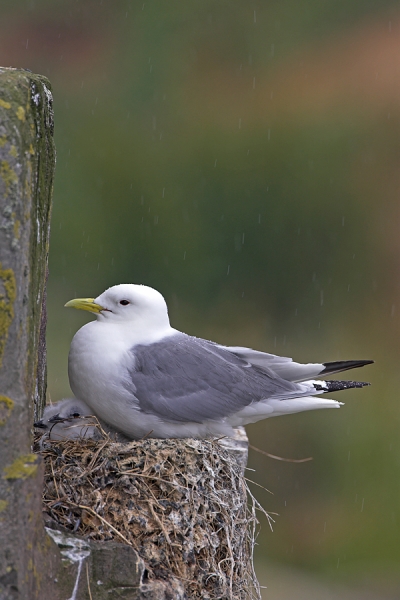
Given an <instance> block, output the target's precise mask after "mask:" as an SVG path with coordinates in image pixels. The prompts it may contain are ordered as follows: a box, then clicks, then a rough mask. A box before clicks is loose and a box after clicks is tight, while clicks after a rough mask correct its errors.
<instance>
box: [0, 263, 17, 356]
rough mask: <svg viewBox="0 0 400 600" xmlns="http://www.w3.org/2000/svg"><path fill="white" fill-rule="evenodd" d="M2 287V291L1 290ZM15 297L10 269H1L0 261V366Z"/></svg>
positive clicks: (12, 317) (13, 276)
mask: <svg viewBox="0 0 400 600" xmlns="http://www.w3.org/2000/svg"><path fill="white" fill-rule="evenodd" d="M1 287H2V288H3V289H4V292H5V293H4V292H3V291H2V290H1ZM16 297H17V285H16V282H15V275H14V271H13V270H12V269H3V268H2V264H1V263H0V367H1V364H2V360H3V353H4V348H5V345H6V342H7V338H8V330H9V328H10V325H11V323H12V320H13V319H14V302H15V298H16Z"/></svg>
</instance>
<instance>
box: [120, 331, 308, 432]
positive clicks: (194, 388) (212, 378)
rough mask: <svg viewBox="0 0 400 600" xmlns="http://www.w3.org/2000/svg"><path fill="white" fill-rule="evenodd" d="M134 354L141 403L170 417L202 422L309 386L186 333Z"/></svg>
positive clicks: (132, 377)
mask: <svg viewBox="0 0 400 600" xmlns="http://www.w3.org/2000/svg"><path fill="white" fill-rule="evenodd" d="M132 353H133V355H134V357H135V361H134V363H135V366H134V368H132V369H131V371H130V381H131V386H132V384H133V386H134V389H135V392H134V395H135V397H136V399H137V401H138V403H139V408H140V410H141V411H143V412H145V413H150V414H154V415H156V416H158V417H160V418H162V419H164V420H169V421H175V422H179V421H184V422H197V423H202V422H204V421H206V420H216V419H223V418H224V417H227V416H229V415H231V414H234V413H236V412H238V411H240V410H242V409H243V408H244V407H246V406H248V405H249V404H251V403H253V402H258V401H260V400H264V399H267V398H271V397H275V398H279V399H288V398H294V397H299V396H303V395H306V394H305V391H304V386H300V385H296V384H294V383H291V382H288V381H285V380H283V379H282V378H281V377H279V376H278V375H276V373H273V372H272V371H269V372H268V371H267V370H261V369H258V368H257V367H256V366H253V365H250V364H249V363H248V362H247V361H245V360H243V359H242V358H240V357H238V356H236V355H235V354H233V353H232V352H229V351H228V350H226V349H224V348H222V347H221V346H218V345H217V344H214V343H213V342H208V341H206V340H201V339H198V338H195V337H191V336H188V335H185V334H178V335H175V336H172V337H169V338H166V339H165V340H163V341H161V342H157V343H155V344H151V345H147V346H144V345H143V346H135V347H134V348H133V349H132ZM133 386H132V389H133Z"/></svg>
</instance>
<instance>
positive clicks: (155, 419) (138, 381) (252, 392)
mask: <svg viewBox="0 0 400 600" xmlns="http://www.w3.org/2000/svg"><path fill="white" fill-rule="evenodd" d="M65 306H67V307H73V308H78V309H83V310H87V311H89V312H92V313H95V315H96V317H97V319H96V321H92V322H90V323H88V324H86V325H84V326H83V327H82V328H81V329H79V331H78V332H77V333H76V334H75V336H74V338H73V340H72V343H71V349H70V352H69V361H68V372H69V381H70V385H71V389H72V391H73V392H74V394H75V396H76V397H77V398H79V399H80V400H83V401H84V402H85V403H86V404H87V405H88V406H89V407H90V409H91V410H92V411H93V413H94V414H95V415H96V416H97V417H99V418H100V419H101V420H102V421H105V422H106V423H108V424H109V425H110V426H111V427H114V428H115V429H117V430H118V431H121V432H122V433H123V434H125V435H126V436H127V437H129V438H131V439H138V438H141V437H143V436H150V437H156V438H182V437H195V438H206V437H209V436H224V435H227V436H230V435H232V434H233V429H234V428H236V427H239V426H241V425H246V424H248V423H254V422H256V421H259V420H261V419H265V418H267V417H273V416H278V415H285V414H291V413H297V412H302V411H305V410H313V409H317V408H339V406H340V404H341V403H340V402H337V401H335V400H326V399H325V398H318V397H316V396H317V395H319V394H324V393H326V392H331V391H338V390H342V389H348V388H355V387H363V386H364V385H368V384H367V383H363V382H353V381H320V380H316V378H318V377H319V376H322V377H324V376H326V375H328V374H331V373H336V372H339V371H345V370H347V369H352V368H355V367H361V366H363V365H366V364H369V363H371V362H373V361H370V360H353V361H338V362H329V363H321V364H314V363H309V364H299V363H296V362H293V361H292V359H290V358H286V357H281V356H275V355H273V354H267V353H265V352H258V351H255V350H252V349H250V348H242V347H236V346H234V347H233V346H223V345H220V344H217V343H215V342H210V341H207V340H203V339H200V338H196V337H193V336H190V335H187V334H185V333H181V332H180V331H177V330H176V329H173V328H172V327H171V325H170V322H169V317H168V309H167V305H166V302H165V300H164V298H163V296H162V295H161V294H160V293H159V292H157V291H156V290H154V289H153V288H150V287H147V286H144V285H133V284H121V285H116V286H113V287H111V288H109V289H108V290H106V291H105V292H104V293H103V294H101V295H100V296H98V297H97V298H77V299H75V300H71V301H70V302H67V304H66V305H65Z"/></svg>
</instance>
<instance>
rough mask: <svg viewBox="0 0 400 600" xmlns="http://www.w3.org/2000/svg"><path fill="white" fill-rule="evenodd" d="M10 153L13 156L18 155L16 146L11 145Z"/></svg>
mask: <svg viewBox="0 0 400 600" xmlns="http://www.w3.org/2000/svg"><path fill="white" fill-rule="evenodd" d="M9 154H10V155H11V156H12V157H13V158H17V156H18V150H17V147H16V146H11V148H10V150H9Z"/></svg>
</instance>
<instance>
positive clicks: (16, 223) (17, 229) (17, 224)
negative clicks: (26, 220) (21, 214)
mask: <svg viewBox="0 0 400 600" xmlns="http://www.w3.org/2000/svg"><path fill="white" fill-rule="evenodd" d="M20 227H21V222H20V221H19V220H18V219H15V221H14V237H15V239H16V240H19V236H20V235H21V232H20Z"/></svg>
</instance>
